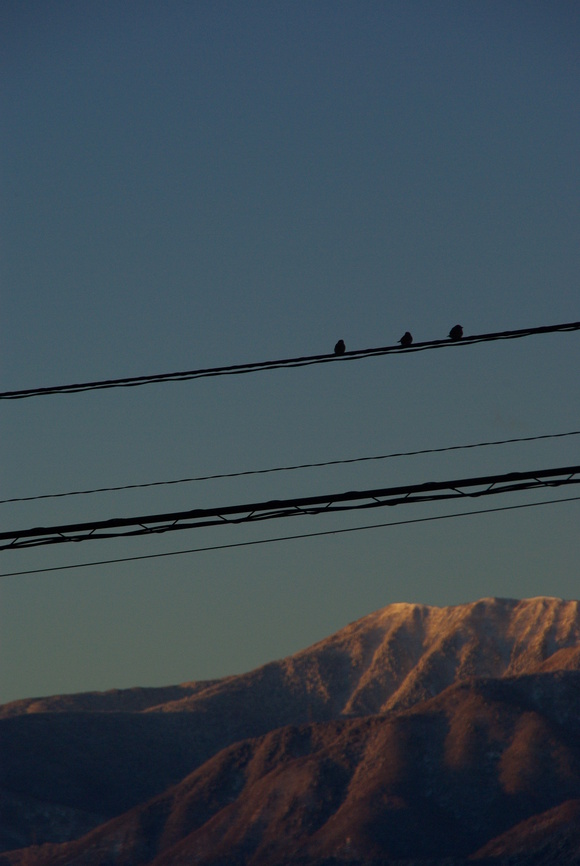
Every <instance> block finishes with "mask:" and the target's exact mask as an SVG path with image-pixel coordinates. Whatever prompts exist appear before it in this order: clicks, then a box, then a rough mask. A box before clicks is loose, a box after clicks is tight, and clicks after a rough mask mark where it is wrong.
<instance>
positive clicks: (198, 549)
mask: <svg viewBox="0 0 580 866" xmlns="http://www.w3.org/2000/svg"><path fill="white" fill-rule="evenodd" d="M578 501H580V496H572V497H569V498H568V499H548V500H544V501H543V502H527V503H525V504H523V505H505V506H503V507H500V508H483V509H480V510H478V511H460V512H456V513H454V514H439V515H437V516H436V517H416V518H414V519H411V520H396V521H393V522H390V523H374V524H371V525H368V526H352V527H350V528H347V529H327V530H324V531H323V532H307V533H303V534H301V535H283V536H280V537H277V538H262V539H258V540H256V541H238V542H235V543H233V544H216V545H212V546H210V547H193V548H190V549H189V550H172V551H167V552H165V553H148V554H145V555H143V556H125V557H121V558H119V559H101V560H99V561H97V562H81V563H77V564H75V565H56V566H52V567H49V568H34V569H30V570H27V571H10V572H7V573H5V574H0V577H19V576H20V575H25V574H44V573H46V572H48V571H68V570H69V569H71V568H91V567H93V566H97V565H115V564H117V563H122V562H135V561H137V560H144V559H160V558H163V557H168V556H183V555H184V554H188V553H206V552H209V551H214V550H228V549H230V548H234V547H251V546H256V545H259V544H274V543H276V542H279V541H295V540H297V539H303V538H317V537H320V536H322V535H342V534H344V533H347V532H363V531H365V530H369V529H382V528H384V527H387V526H405V525H407V524H411V523H427V522H430V521H434V520H451V519H453V518H455V517H471V516H474V515H479V514H494V513H496V512H498V511H516V510H518V509H520V508H538V507H539V506H542V505H556V504H557V503H559V502H578Z"/></svg>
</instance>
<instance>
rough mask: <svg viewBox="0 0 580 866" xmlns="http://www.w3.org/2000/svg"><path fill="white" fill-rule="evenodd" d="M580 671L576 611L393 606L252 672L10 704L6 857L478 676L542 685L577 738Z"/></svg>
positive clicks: (6, 718) (3, 761) (3, 731)
mask: <svg viewBox="0 0 580 866" xmlns="http://www.w3.org/2000/svg"><path fill="white" fill-rule="evenodd" d="M578 670H580V612H579V606H578V602H577V601H562V600H559V599H554V598H536V599H529V600H524V601H517V600H513V599H483V600H482V601H479V602H475V603H471V604H465V605H458V606H455V607H448V608H435V607H428V606H425V605H415V604H393V605H389V606H388V607H386V608H384V609H383V610H380V611H377V612H376V613H374V614H371V615H370V616H367V617H364V618H363V619H361V620H358V621H357V622H354V623H352V624H351V625H349V626H347V627H346V628H344V629H342V630H340V631H339V632H337V633H336V634H335V635H332V636H331V637H329V638H326V639H325V640H323V641H320V642H319V643H317V644H315V645H314V646H312V647H310V648H308V649H306V650H304V651H302V652H300V653H297V654H296V655H294V656H291V657H289V658H287V659H283V660H281V661H277V662H272V663H270V664H268V665H265V666H263V667H261V668H258V669H257V670H255V671H252V672H250V673H248V674H243V675H240V676H232V677H227V678H224V679H221V680H214V681H211V682H200V683H186V684H183V685H181V686H172V687H167V688H162V689H130V690H120V691H114V692H107V693H87V694H81V695H68V696H57V697H54V698H43V699H30V700H25V701H17V702H14V703H12V704H7V705H5V706H4V707H1V708H0V827H2V828H4V829H3V835H1V836H0V845H1V846H2V848H3V849H4V850H7V849H10V848H12V849H14V848H16V847H20V846H23V845H29V844H30V843H31V842H32V841H37V842H58V841H60V840H67V839H72V838H74V837H75V835H79V834H80V833H83V832H86V830H87V829H89V828H90V827H95V826H97V824H100V823H101V822H103V821H107V820H108V819H110V818H112V817H113V816H115V815H119V814H120V813H123V812H125V811H126V810H128V809H129V810H130V809H131V808H132V807H135V806H137V805H138V804H142V803H144V802H146V801H149V800H151V799H152V798H155V796H156V795H160V794H162V792H164V791H165V790H166V789H167V788H168V787H169V786H171V785H176V784H179V783H180V781H181V780H182V779H183V778H184V777H185V776H188V774H191V773H192V772H194V773H195V772H196V771H197V769H199V771H200V772H201V770H202V769H203V770H204V772H205V770H206V769H207V767H208V766H209V765H210V764H211V761H212V759H213V758H214V756H215V758H216V759H217V757H218V756H219V754H220V753H222V750H223V749H227V747H229V746H232V745H233V744H236V743H240V742H241V741H246V740H247V739H248V738H255V737H262V736H264V735H268V732H271V731H275V730H276V729H278V728H282V727H284V726H288V725H293V726H306V728H307V729H308V730H311V731H313V730H316V729H317V726H316V725H314V726H312V725H310V726H309V725H308V723H313V722H331V721H332V720H341V722H340V724H341V725H343V726H346V727H344V730H351V729H350V728H349V727H348V726H349V725H350V724H353V725H354V727H353V728H352V731H353V732H354V731H355V730H357V728H356V725H357V724H359V722H358V721H357V719H358V718H359V717H361V718H362V717H366V716H373V715H376V714H385V713H388V714H389V717H391V716H392V715H393V714H394V713H397V712H398V713H401V712H402V711H404V710H407V709H409V708H413V707H414V708H416V709H417V708H418V707H419V706H424V702H425V701H429V699H431V698H433V697H434V696H437V695H439V694H441V693H442V692H444V691H445V690H446V689H449V687H450V686H454V685H457V684H461V683H465V684H469V683H471V684H472V683H473V680H474V678H482V677H483V678H488V679H489V678H493V679H494V681H495V682H496V683H499V684H501V682H502V679H504V678H508V679H506V682H509V683H510V690H511V691H510V694H512V695H515V694H517V690H518V688H519V686H518V683H519V682H520V680H521V683H523V684H525V685H522V686H521V688H524V689H528V688H529V682H531V680H529V676H530V675H536V674H544V675H543V676H539V677H536V679H535V680H534V683H535V685H534V689H536V690H539V692H538V693H540V692H541V693H543V692H548V691H549V690H550V689H552V690H553V694H552V698H551V700H552V706H551V710H550V712H551V713H552V715H551V716H550V718H552V717H554V713H556V712H557V711H558V712H560V714H561V721H560V722H558V724H561V725H564V727H566V725H567V724H568V722H569V720H568V721H567V716H566V714H567V713H568V712H569V711H570V710H569V703H570V700H571V697H570V695H569V694H568V692H566V691H564V692H563V691H562V683H563V679H562V676H563V674H562V673H561V672H563V671H571V672H572V671H578ZM470 687H471V686H470ZM498 687H499V686H498ZM446 694H447V693H446ZM446 699H448V698H446ZM527 699H528V698H526V700H527ZM503 700H504V699H503V698H502V701H503ZM502 706H503V703H502ZM558 707H559V708H560V709H559V710H558ZM502 712H503V710H502ZM541 712H543V710H542V711H541ZM403 717H404V718H407V716H406V715H405V713H404V712H403V713H402V715H401V718H403ZM554 718H555V717H554ZM383 721H384V719H383ZM365 723H366V722H365ZM361 724H362V722H361ZM369 724H370V722H369ZM405 724H410V723H408V722H406V723H405ZM301 729H302V728H301ZM322 729H326V728H325V726H324V725H322V726H321V730H322ZM329 730H330V729H329ZM337 730H338V729H337ZM340 730H343V728H341V729H340ZM317 736H318V735H317ZM240 748H241V747H240ZM244 748H246V749H247V748H249V746H247V744H246V745H245V746H244ZM206 762H209V763H206ZM349 784H350V783H349ZM336 785H338V782H336ZM245 789H246V786H245V787H244V790H245ZM200 790H201V788H200ZM249 790H250V789H249V788H248V791H249ZM206 794H207V792H206ZM206 794H204V795H203V796H206ZM244 796H245V795H244ZM575 796H578V794H573V793H570V794H569V795H568V798H569V799H570V798H573V797H575ZM242 800H243V798H242ZM236 802H237V800H236ZM240 802H242V801H240ZM558 802H560V801H554V803H548V804H547V805H545V806H543V807H542V809H543V810H545V809H548V808H551V806H552V805H557V803H558ZM307 811H308V810H307ZM219 814H221V809H220V810H218V812H216V815H219ZM405 814H406V813H405ZM529 814H532V813H529ZM41 816H42V817H41ZM222 817H223V816H222ZM423 817H425V816H423ZM524 818H525V816H522V820H524ZM211 820H215V821H218V818H217V817H212V819H211ZM218 823H219V822H218ZM512 823H513V822H512ZM511 826H512V824H509V825H508V826H506V828H503V829H506V830H507V829H508V828H509V827H511ZM206 829H207V828H206ZM503 829H501V830H500V831H498V832H503ZM96 832H100V831H96ZM198 832H200V833H201V829H200V830H199V831H198ZM204 832H206V831H204ZM220 832H221V831H220ZM280 832H282V830H281V831H280ZM496 835H497V834H496ZM491 838H492V837H491V836H489V835H488V836H487V837H485V838H482V840H481V845H480V847H481V846H483V845H484V843H486V842H487V841H489V840H490V839H491ZM470 844H471V843H470ZM474 850H475V848H471V851H474ZM29 853H30V852H29ZM332 856H334V855H332ZM341 856H342V855H341ZM369 856H370V854H369ZM391 856H395V855H394V854H392V855H391ZM425 856H426V855H425ZM347 859H348V858H347ZM119 862H122V861H119ZM123 862H124V861H123ZM126 862H127V863H130V862H133V861H129V860H128V861H126ZM135 862H141V861H135ZM143 862H148V861H143ZM208 862H210V861H208ZM216 862H217V861H216ZM228 862H230V861H228Z"/></svg>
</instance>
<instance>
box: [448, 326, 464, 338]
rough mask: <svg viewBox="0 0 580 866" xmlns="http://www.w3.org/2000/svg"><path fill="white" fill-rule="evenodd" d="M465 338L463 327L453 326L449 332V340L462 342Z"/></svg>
mask: <svg viewBox="0 0 580 866" xmlns="http://www.w3.org/2000/svg"><path fill="white" fill-rule="evenodd" d="M462 337H463V328H462V327H461V325H453V327H452V328H451V330H450V331H449V339H451V340H460V339H461V338H462Z"/></svg>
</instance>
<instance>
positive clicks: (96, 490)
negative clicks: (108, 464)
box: [0, 430, 580, 505]
mask: <svg viewBox="0 0 580 866" xmlns="http://www.w3.org/2000/svg"><path fill="white" fill-rule="evenodd" d="M578 435H580V430H572V431H571V432H569V433H546V434H544V435H542V436H523V437H519V438H517V439H497V440H495V441H493V442H474V443H471V444H469V445H448V446H447V447H445V448H423V449H421V450H419V451H393V452H392V453H391V454H378V455H375V456H372V457H351V458H347V459H343V460H325V461H323V462H321V463H299V464H296V465H293V466H274V467H270V468H268V469H247V470H245V471H243V472H223V473H220V474H218V475H197V476H194V477H192V478H177V479H174V480H171V481H149V482H146V483H143V484H123V485H119V486H117V487H96V488H94V489H92V490H69V491H67V492H65V493H43V494H40V495H38V496H19V497H14V498H12V499H0V505H5V504H6V503H8V502H32V501H35V500H37V499H59V498H62V497H65V496H87V495H89V494H92V493H113V492H116V491H119V490H136V489H141V488H144V487H161V486H168V485H172V484H187V483H190V482H192V481H214V480H216V479H219V478H240V477H242V476H246V475H266V474H268V473H271V472H293V471H295V470H297V469H316V468H320V467H323V466H339V465H344V464H347V463H364V462H368V461H371V460H389V459H391V458H393V457H415V456H417V455H418V454H442V453H444V452H445V451H463V450H467V449H469V448H485V447H488V446H491V445H510V444H512V443H516V442H537V441H538V440H540V439H562V438H564V437H566V436H578Z"/></svg>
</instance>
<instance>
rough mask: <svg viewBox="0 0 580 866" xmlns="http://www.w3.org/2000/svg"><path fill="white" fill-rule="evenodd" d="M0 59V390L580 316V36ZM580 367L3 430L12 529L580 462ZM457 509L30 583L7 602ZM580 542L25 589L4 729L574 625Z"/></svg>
mask: <svg viewBox="0 0 580 866" xmlns="http://www.w3.org/2000/svg"><path fill="white" fill-rule="evenodd" d="M0 34H1V35H0V79H1V82H2V83H1V91H0V93H1V95H0V117H1V121H0V123H1V124H2V166H1V183H2V186H1V200H2V208H1V214H2V217H1V218H2V224H1V245H2V247H1V265H0V268H1V271H0V279H1V287H2V289H1V291H2V319H1V322H2V325H1V327H2V334H1V347H0V362H1V376H0V390H2V391H5V390H13V389H20V388H28V387H40V386H48V385H58V384H65V383H69V382H75V381H84V380H92V379H105V378H109V377H119V376H138V375H145V374H150V373H165V372H171V371H173V370H187V369H194V368H198V367H207V366H213V365H222V364H236V363H245V362H250V361H260V360H266V359H270V358H283V357H291V356H297V355H304V354H318V353H321V352H326V351H331V350H332V347H333V346H334V343H335V342H336V340H337V339H338V338H339V337H342V338H343V339H344V340H345V341H346V344H347V348H349V349H354V348H365V347H370V346H381V345H386V344H391V343H394V342H396V341H397V340H398V339H399V337H400V336H401V335H402V334H403V332H404V331H405V330H407V329H409V330H411V331H412V333H413V335H414V337H415V339H416V340H428V339H437V338H444V337H446V335H447V333H448V331H449V328H450V327H451V326H452V325H453V324H455V323H456V322H460V323H461V324H463V326H464V328H465V331H466V333H484V332H490V331H497V330H504V329H512V328H524V327H535V326H540V325H547V324H555V323H559V322H566V321H575V320H577V319H579V318H580V316H579V310H580V305H579V287H578V274H579V271H580V268H579V265H580V254H579V250H580V245H579V243H578V241H579V226H580V219H579V217H580V213H579V197H578V192H579V179H580V177H579V176H580V162H579V160H578V154H579V152H580V135H579V133H580V119H579V113H578V106H579V105H580V75H579V72H580V69H579V66H580V64H579V52H578V44H579V36H580V7H579V6H578V4H577V3H576V2H559V0H549V2H533V0H529V2H510V0H501V2H493V0H489V2H485V3H464V2H439V3H433V2H431V0H429V2H422V0H392V2H378V0H375V2H364V0H362V2H361V0H332V2H329V0H319V2H316V3H312V2H301V0H298V2H292V3H281V2H277V0H267V2H266V0H264V2H251V0H244V2H241V0H239V2H220V0H211V2H209V0H208V2H197V3H190V2H176V0H169V2H165V3H159V2H149V0H142V2H139V3H138V4H136V3H128V2H99V3H73V2H53V0H42V2H29V0H19V2H16V0H4V2H3V3H2V8H1V10H0ZM579 341H580V337H579V336H578V334H575V333H573V334H557V335H550V336H542V337H531V338H528V339H525V340H519V341H511V342H505V343H488V344H482V345H478V346H473V347H463V348H458V349H445V350H441V351H437V352H425V353H417V354H407V355H399V356H390V357H382V358H377V359H369V360H365V361H357V362H353V363H333V364H327V365H322V366H317V367H310V368H305V369H300V370H282V371H277V372H269V373H260V374H257V375H252V376H242V377H231V378H219V379H205V380H200V381H196V382H186V383H178V384H165V385H150V386H146V387H142V388H136V389H122V390H115V391H103V392H91V393H86V394H79V395H70V396H52V397H39V398H35V399H29V400H23V401H1V402H0V417H1V430H2V432H1V443H2V462H1V492H2V496H1V498H2V499H7V498H10V497H25V496H35V495H39V494H46V493H58V492H66V491H70V490H78V489H87V488H95V487H103V486H114V485H122V484H138V483H145V482H150V481H164V480H171V479H175V478H183V477H189V476H197V475H206V474H213V473H225V472H236V471H241V470H248V469H260V468H267V467H271V466H278V465H285V464H294V463H304V462H314V461H324V460H333V459H341V458H352V457H361V456H368V455H376V454H387V453H390V452H395V451H406V450H413V449H423V448H437V447H444V446H448V445H456V444H468V443H472V442H478V441H485V440H494V439H504V438H508V437H518V436H535V435H541V434H545V433H561V432H567V431H572V430H576V429H580V412H579V396H580V394H579V391H580V387H579V378H578V367H579V364H578V362H579V360H580V352H579V347H580V342H579ZM579 441H580V439H579V438H578V437H571V438H568V439H557V440H552V441H550V440H548V441H544V442H537V443H532V444H527V445H526V444H521V445H509V446H503V447H495V448H486V449H478V450H471V451H465V452H450V453H447V454H443V455H428V456H422V457H413V458H407V459H393V460H388V461H380V462H374V463H372V462H371V463H362V464H353V465H347V466H339V467H332V468H327V469H317V470H309V471H302V472H293V473H284V474H276V475H264V476H260V475H258V476H250V477H245V478H239V479H230V480H222V481H218V482H203V483H202V482H200V483H197V484H185V485H178V486H173V487H153V488H147V489H141V490H137V491H131V492H126V493H115V494H112V493H110V494H99V495H94V496H86V497H85V496H83V497H70V498H62V499H49V500H39V501H35V502H23V503H13V504H3V505H0V509H1V512H0V513H1V514H2V521H1V522H2V526H3V527H4V528H5V529H18V528H26V527H29V526H37V525H51V524H57V523H63V522H77V521H84V520H91V519H93V518H95V519H105V518H108V517H117V516H132V515H135V514H148V513H156V512H160V511H173V510H179V509H186V508H195V507H203V506H210V505H222V504H223V505H225V504H235V503H240V502H247V501H258V500H264V499H269V498H285V497H289V496H300V495H315V494H318V493H329V492H339V491H343V490H350V489H357V488H365V487H382V486H390V485H392V484H407V483H415V482H422V481H430V480H445V479H448V478H454V477H468V476H474V475H480V474H486V473H495V472H507V471H510V470H528V469H541V468H545V467H546V468H547V467H554V466H560V465H571V464H576V463H578V462H580V461H579V460H578V453H579V452H578V443H579ZM574 490H575V488H568V489H567V490H565V491H562V490H560V491H558V490H554V491H548V492H547V493H546V492H544V493H527V494H525V493H524V494H519V495H516V494H510V495H506V496H502V497H496V498H495V499H494V500H493V501H489V500H488V501H487V502H483V503H482V501H479V502H477V503H475V506H476V507H488V506H489V507H493V506H498V505H512V504H521V503H524V502H532V501H539V500H541V499H549V498H562V497H564V496H569V495H573V494H574ZM571 491H572V492H571ZM499 499H501V502H499V501H498V500H499ZM471 505H472V507H473V506H474V503H471ZM468 508H469V503H468V504H467V505H465V506H464V505H463V504H462V503H455V505H454V507H450V506H447V507H443V506H437V505H430V506H428V505H426V506H419V505H409V506H404V507H401V508H396V509H380V510H373V511H370V512H366V513H362V516H361V515H360V514H359V515H356V514H348V515H343V516H340V517H339V516H335V517H331V516H327V517H321V516H319V517H301V518H300V519H296V520H286V521H272V522H269V523H265V524H262V525H260V526H245V527H244V526H241V527H219V528H216V529H213V530H212V529H204V530H191V531H189V532H181V533H173V534H165V535H162V536H159V537H154V538H148V539H134V540H130V539H124V540H115V541H111V542H106V541H95V542H86V543H84V544H78V545H70V546H67V545H55V546H53V547H41V548H37V549H36V550H32V551H21V552H16V551H8V552H4V553H1V554H0V571H1V572H2V573H4V574H5V573H7V572H13V571H21V570H32V569H39V568H49V567H52V566H59V565H69V564H77V563H82V562H90V561H95V560H104V559H113V558H118V557H127V556H140V555H146V554H151V553H160V552H165V551H175V550H184V549H187V548H192V547H201V546H206V545H212V544H221V543H224V544H228V543H233V542H236V541H248V540H252V539H259V538H268V537H273V536H276V535H287V534H295V533H303V532H317V531H322V530H326V529H333V528H344V527H348V526H357V525H364V524H365V523H377V522H382V521H388V520H404V519H409V518H413V517H421V516H431V515H436V514H444V513H450V512H452V511H461V510H468ZM579 516H580V508H579V503H570V504H558V505H551V506H549V507H545V508H531V509H527V510H525V509H524V510H517V511H513V512H507V513H503V514H495V515H487V516H481V517H470V518H461V519H455V520H446V521H440V522H433V523H425V524H416V525H411V526H400V527H392V528H385V529H379V530H373V531H368V532H358V533H352V534H344V535H338V536H327V537H323V538H312V539H305V540H302V541H294V542H282V543H279V544H269V545H263V546H256V547H246V548H241V549H233V550H223V551H217V552H212V553H198V554H192V555H183V556H178V557H168V558H162V559H151V560H145V561H136V562H130V563H126V564H116V565H105V566H99V567H92V568H84V569H71V570H67V571H57V572H50V573H45V574H32V575H27V576H19V577H3V578H2V579H0V603H1V616H2V623H1V632H2V637H1V641H2V644H1V669H0V673H1V681H2V682H1V687H0V700H1V701H7V700H11V699H15V698H19V697H29V696H35V695H43V694H55V693H61V692H74V691H85V690H92V689H109V688H121V687H130V686H137V685H161V684H169V683H176V682H182V681H186V680H193V679H206V678H212V677H219V676H223V675H226V674H231V673H237V672H242V671H245V670H249V669H251V668H252V667H255V666H258V665H260V664H263V663H265V662H267V661H270V660H272V659H275V658H279V657H282V656H284V655H287V654H289V653H292V652H295V651H297V650H299V649H301V648H303V647H305V646H307V645H309V644H310V643H313V642H314V641H316V640H318V639H321V638H323V637H325V636H326V635H328V634H330V633H332V632H334V631H335V630H337V629H338V628H340V627H342V626H344V625H346V624H347V623H348V622H350V621H352V620H354V619H357V618H358V617H360V616H363V615H365V614H367V613H370V612H371V611H373V610H375V609H377V608H379V607H382V606H384V605H386V604H389V603H391V602H396V601H413V602H415V601H416V602H424V603H429V604H442V605H446V604H455V603H461V602H465V601H470V600H473V599H476V598H480V597H483V596H491V595H499V596H514V597H526V596H534V595H542V594H546V595H556V596H562V597H564V598H574V597H578V562H579V560H580V549H579V548H580V544H579V541H578V538H579V535H580V534H579V533H578V518H579Z"/></svg>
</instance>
